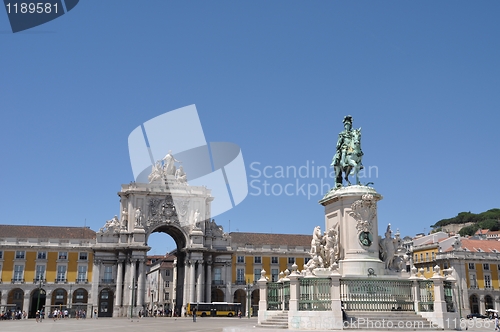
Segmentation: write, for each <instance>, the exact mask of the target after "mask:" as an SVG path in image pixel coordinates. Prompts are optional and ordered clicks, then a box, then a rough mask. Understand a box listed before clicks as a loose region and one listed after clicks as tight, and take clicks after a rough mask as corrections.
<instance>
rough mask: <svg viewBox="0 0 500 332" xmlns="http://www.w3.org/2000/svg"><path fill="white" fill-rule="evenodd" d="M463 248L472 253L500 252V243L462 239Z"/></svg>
mask: <svg viewBox="0 0 500 332" xmlns="http://www.w3.org/2000/svg"><path fill="white" fill-rule="evenodd" d="M461 242H462V248H464V249H467V250H468V251H471V252H495V251H494V250H497V251H498V252H500V241H493V240H471V239H464V238H462V239H461Z"/></svg>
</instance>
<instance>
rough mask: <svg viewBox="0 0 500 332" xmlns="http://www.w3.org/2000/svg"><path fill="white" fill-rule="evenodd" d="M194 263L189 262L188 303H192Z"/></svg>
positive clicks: (193, 300) (193, 299) (193, 294)
mask: <svg viewBox="0 0 500 332" xmlns="http://www.w3.org/2000/svg"><path fill="white" fill-rule="evenodd" d="M194 282H195V262H193V261H191V260H190V261H189V302H190V303H194V302H196V301H195V298H194V296H195V293H194Z"/></svg>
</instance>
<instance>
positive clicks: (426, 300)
mask: <svg viewBox="0 0 500 332" xmlns="http://www.w3.org/2000/svg"><path fill="white" fill-rule="evenodd" d="M418 297H419V298H418V311H427V312H429V311H434V283H433V282H432V281H430V280H419V281H418Z"/></svg>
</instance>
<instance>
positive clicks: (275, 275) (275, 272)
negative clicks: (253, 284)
mask: <svg viewBox="0 0 500 332" xmlns="http://www.w3.org/2000/svg"><path fill="white" fill-rule="evenodd" d="M278 276H279V270H278V269H271V281H273V282H276V281H278Z"/></svg>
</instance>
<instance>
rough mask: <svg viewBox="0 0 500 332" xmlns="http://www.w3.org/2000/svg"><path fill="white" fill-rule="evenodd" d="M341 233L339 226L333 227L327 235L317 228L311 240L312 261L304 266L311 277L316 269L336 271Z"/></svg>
mask: <svg viewBox="0 0 500 332" xmlns="http://www.w3.org/2000/svg"><path fill="white" fill-rule="evenodd" d="M339 251H340V250H339V232H338V225H335V226H333V227H332V228H330V229H329V230H328V231H325V234H324V235H322V234H321V228H320V227H319V226H316V227H315V228H314V231H313V238H312V240H311V250H310V251H309V255H310V256H311V259H310V260H309V261H308V262H307V264H305V265H304V269H305V270H306V271H307V272H306V273H307V274H308V275H310V274H311V273H312V271H313V270H314V269H316V268H329V269H330V270H333V269H335V264H336V263H338V261H339Z"/></svg>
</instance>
